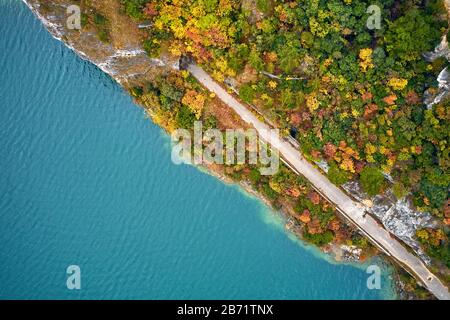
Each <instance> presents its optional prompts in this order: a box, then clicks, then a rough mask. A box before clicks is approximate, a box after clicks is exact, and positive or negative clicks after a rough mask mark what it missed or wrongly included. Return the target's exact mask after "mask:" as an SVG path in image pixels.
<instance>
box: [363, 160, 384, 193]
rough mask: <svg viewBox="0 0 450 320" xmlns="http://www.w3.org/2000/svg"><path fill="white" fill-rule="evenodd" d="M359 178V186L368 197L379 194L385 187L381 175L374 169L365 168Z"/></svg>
mask: <svg viewBox="0 0 450 320" xmlns="http://www.w3.org/2000/svg"><path fill="white" fill-rule="evenodd" d="M360 177H361V185H362V187H363V189H364V191H365V192H367V194H368V195H369V196H374V195H377V194H379V193H380V192H381V191H382V190H383V188H384V187H385V185H386V181H385V180H384V176H383V174H382V173H381V172H380V170H378V169H377V168H375V167H365V168H364V169H363V170H362V171H361V175H360Z"/></svg>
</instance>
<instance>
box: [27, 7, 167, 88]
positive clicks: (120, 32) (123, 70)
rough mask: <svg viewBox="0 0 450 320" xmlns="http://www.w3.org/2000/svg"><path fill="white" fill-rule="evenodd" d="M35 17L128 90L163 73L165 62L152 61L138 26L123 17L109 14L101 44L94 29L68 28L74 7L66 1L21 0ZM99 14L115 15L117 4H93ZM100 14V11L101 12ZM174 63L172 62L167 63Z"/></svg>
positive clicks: (55, 35)
mask: <svg viewBox="0 0 450 320" xmlns="http://www.w3.org/2000/svg"><path fill="white" fill-rule="evenodd" d="M23 1H24V2H25V3H26V4H27V5H28V7H29V8H30V9H31V10H32V11H33V12H34V13H35V14H36V15H37V16H38V18H39V19H40V20H41V21H42V23H43V24H44V25H45V27H46V28H47V29H48V30H49V31H50V33H51V34H52V35H53V36H54V37H55V38H56V39H58V40H61V41H63V42H64V43H65V44H66V45H67V46H68V47H69V48H71V49H72V50H74V51H75V52H76V53H77V54H78V55H79V56H80V57H81V58H83V59H86V60H89V61H91V62H92V63H94V64H95V65H97V66H98V67H99V68H100V69H101V70H103V71H104V72H106V73H108V74H109V75H110V76H111V77H113V78H114V79H115V80H116V81H117V82H118V83H120V84H122V85H123V86H125V87H129V86H131V85H133V84H135V83H142V82H143V81H144V80H145V79H147V78H148V77H152V76H153V75H154V74H156V73H159V72H163V71H164V70H163V69H161V67H164V66H165V64H166V62H163V61H161V60H157V59H151V58H150V57H148V55H147V54H146V52H145V51H144V50H143V48H142V38H143V37H144V32H143V31H142V30H140V29H139V27H138V25H137V24H135V23H133V22H132V21H130V20H129V19H126V18H125V17H124V16H122V15H117V14H109V15H108V17H109V19H110V20H109V21H108V24H109V26H108V29H109V32H110V34H109V38H110V39H109V41H108V42H104V41H101V40H100V39H99V37H98V33H97V30H96V29H95V28H94V27H93V26H89V25H88V26H83V31H82V32H81V31H80V30H71V29H69V28H68V27H67V19H68V17H69V16H70V12H69V13H68V12H67V9H68V7H69V6H71V5H72V4H73V3H72V2H70V1H67V0H54V1H39V0H23ZM93 6H94V7H97V8H98V9H99V12H105V11H110V12H111V13H112V12H117V11H118V8H117V6H119V3H118V2H117V1H110V3H109V4H108V6H104V5H102V4H101V3H94V4H93ZM100 10H101V11H100ZM168 63H169V64H170V63H173V62H168Z"/></svg>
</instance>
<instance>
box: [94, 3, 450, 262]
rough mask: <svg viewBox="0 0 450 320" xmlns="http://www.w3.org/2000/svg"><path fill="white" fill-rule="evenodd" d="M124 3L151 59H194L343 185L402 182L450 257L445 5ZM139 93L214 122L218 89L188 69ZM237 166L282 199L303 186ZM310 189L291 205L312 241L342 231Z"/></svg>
mask: <svg viewBox="0 0 450 320" xmlns="http://www.w3.org/2000/svg"><path fill="white" fill-rule="evenodd" d="M119 1H120V2H121V4H122V10H123V12H124V14H127V15H128V16H130V18H131V19H133V20H135V21H136V22H142V21H147V22H150V23H151V25H152V27H151V28H149V29H148V37H147V38H146V39H145V40H144V42H143V45H144V48H145V50H146V51H147V53H148V54H149V55H150V56H152V57H160V56H161V55H165V54H169V55H171V56H175V57H179V56H182V55H187V56H191V57H192V58H193V59H195V60H196V62H197V63H199V64H201V65H202V66H203V67H204V68H205V69H206V70H208V72H209V73H210V74H211V75H212V76H213V77H214V78H215V79H216V80H217V81H218V82H220V83H222V84H223V85H224V86H230V87H231V88H233V89H235V90H236V91H237V92H238V93H239V97H240V99H241V100H242V101H243V102H246V103H248V104H250V105H252V106H253V107H255V108H256V109H257V110H258V111H259V112H260V113H261V114H262V115H263V116H264V117H265V118H266V119H268V120H269V121H270V122H272V123H273V124H275V125H276V126H277V127H279V128H280V129H281V131H282V132H283V134H284V135H291V136H292V137H294V138H295V139H297V141H298V142H299V144H300V146H301V151H302V152H303V153H304V154H305V155H306V156H307V157H308V158H309V159H310V160H312V161H318V160H325V161H326V163H327V165H328V167H329V170H328V177H329V179H330V180H331V181H332V182H333V183H335V184H336V185H342V184H344V183H345V182H347V181H349V180H351V179H358V180H359V181H360V183H361V185H362V187H363V188H364V191H365V192H366V193H367V194H368V195H369V196H373V195H376V194H380V193H383V192H385V191H387V190H392V192H393V194H394V195H395V196H396V197H397V198H398V199H401V198H403V197H410V198H411V199H412V201H413V203H414V205H415V206H416V208H417V209H419V210H422V211H427V212H430V213H432V214H433V215H434V216H435V217H436V218H437V219H438V220H439V221H441V222H442V227H441V228H439V229H423V230H419V231H418V232H417V238H418V239H419V240H420V242H421V243H422V244H423V245H424V247H425V248H426V250H427V252H428V253H429V254H430V255H431V256H433V257H436V258H438V259H439V260H441V261H443V262H444V264H446V265H447V266H450V248H449V245H448V225H449V224H450V201H449V185H450V173H449V166H450V158H449V150H450V149H449V144H448V137H449V136H450V135H449V133H450V123H449V121H450V108H449V106H450V100H449V99H447V100H444V101H442V102H441V103H439V104H434V105H432V106H428V107H427V106H426V105H425V104H424V102H423V100H424V92H425V91H426V90H429V91H431V92H433V90H434V91H436V90H437V89H436V88H437V81H436V78H437V76H438V74H439V73H440V72H441V70H442V69H443V68H444V67H446V66H447V65H448V62H447V60H445V59H444V58H439V59H436V60H435V61H433V62H429V61H427V60H426V59H424V56H423V55H424V53H426V52H429V51H433V50H434V48H435V46H436V45H437V44H439V42H440V41H441V37H442V35H443V34H445V33H446V32H448V24H447V15H446V11H445V8H444V6H443V1H441V0H428V1H426V0H425V1H422V0H421V1H419V0H403V1H394V0H383V1H373V0H371V1H364V0H298V1H277V0H242V1H239V0H157V1H148V0H119ZM100 22H101V21H100ZM370 22H372V23H370ZM133 90H134V91H133V93H134V95H135V96H136V97H140V99H142V100H143V101H144V103H145V104H148V105H152V106H155V105H156V106H157V108H156V110H157V111H156V113H157V115H156V118H157V119H159V121H160V123H162V125H163V126H165V127H166V128H172V129H173V128H175V127H183V128H189V127H190V126H192V123H193V121H195V119H203V120H204V121H205V122H207V123H208V124H209V125H211V126H214V125H215V124H216V123H217V119H215V118H214V116H212V115H211V114H206V113H205V112H204V108H205V105H206V104H207V103H208V101H209V100H211V97H209V96H208V94H207V93H206V92H204V90H203V89H202V88H201V87H200V86H198V84H196V83H195V81H193V80H192V79H191V78H190V77H189V75H188V74H183V76H182V77H178V78H177V77H173V78H171V79H168V80H161V79H160V80H158V81H157V83H153V84H149V86H148V87H146V88H141V87H139V88H135V89H133ZM158 110H159V111H158ZM153 112H155V111H153ZM158 112H160V114H159V116H158ZM230 172H232V174H233V175H235V176H236V177H235V178H236V179H240V178H242V174H245V177H247V178H248V179H249V180H250V181H251V183H252V184H253V185H255V186H256V188H257V189H259V190H260V191H261V192H262V193H263V194H264V195H266V196H267V197H268V198H271V199H274V200H275V199H277V197H279V195H280V194H282V193H285V194H286V193H287V194H291V195H292V193H294V194H298V193H299V192H300V191H299V190H301V187H296V183H298V181H297V182H295V181H294V180H298V179H300V178H298V177H293V176H292V175H291V174H289V173H288V170H281V172H280V173H279V174H277V175H275V176H274V177H271V178H267V177H261V176H259V175H258V173H257V170H255V169H251V168H250V169H246V170H240V169H236V168H235V170H231V171H230ZM303 191H304V190H303ZM304 192H305V193H306V194H307V195H308V197H304V198H301V199H302V200H298V201H297V200H296V204H295V208H294V210H295V211H296V212H297V214H298V219H299V220H300V221H302V222H305V223H307V226H308V228H307V229H306V232H305V238H306V239H308V240H310V241H312V242H314V243H316V244H318V245H322V244H325V243H328V242H330V241H331V240H332V238H333V237H336V234H338V232H336V230H338V229H339V228H338V226H336V225H335V226H334V227H335V229H336V230H333V223H334V222H333V221H334V218H333V214H332V211H333V210H332V209H331V208H327V206H326V205H324V204H323V203H322V202H321V201H320V200H318V198H317V197H316V195H315V194H314V193H313V192H311V191H304ZM311 221H314V223H311ZM308 230H309V231H308ZM358 241H359V240H358Z"/></svg>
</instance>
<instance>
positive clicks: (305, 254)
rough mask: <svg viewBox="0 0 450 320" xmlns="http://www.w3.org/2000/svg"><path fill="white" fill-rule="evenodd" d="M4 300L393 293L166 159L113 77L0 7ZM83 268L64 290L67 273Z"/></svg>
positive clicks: (15, 4) (0, 268)
mask: <svg viewBox="0 0 450 320" xmlns="http://www.w3.org/2000/svg"><path fill="white" fill-rule="evenodd" d="M0 17H1V20H0V34H1V36H0V52H1V53H0V107H1V117H0V147H1V152H0V168H1V171H0V298H2V299H10V298H18V299H30V298H42V299H49V298H60V299H110V298H117V299H133V298H144V299H145V298H147V299H386V298H391V297H392V294H391V291H390V286H391V284H390V280H389V279H388V276H387V275H386V274H387V273H386V272H385V273H384V274H383V279H382V290H369V289H367V287H366V280H367V276H368V275H367V274H366V272H365V268H364V267H362V266H360V267H355V266H352V265H342V264H333V263H330V262H329V261H327V260H326V259H325V258H324V257H323V256H322V255H321V254H320V253H318V252H317V250H315V249H312V248H310V247H306V246H304V245H302V244H301V243H299V242H298V241H295V240H293V239H292V237H291V236H289V235H288V234H287V233H286V232H285V231H284V230H283V223H282V222H281V221H280V219H277V218H276V217H277V216H274V215H273V214H272V213H271V212H270V211H269V210H268V209H267V208H266V207H265V206H264V205H263V204H262V203H261V202H260V201H258V200H257V199H254V198H252V197H249V196H247V195H245V193H243V192H242V191H240V189H239V188H237V187H235V186H227V185H225V184H223V183H221V182H219V181H218V180H217V179H215V178H213V177H211V176H209V175H207V174H205V173H202V172H200V171H199V170H197V169H196V168H194V167H189V166H177V165H174V164H173V163H172V162H171V160H170V145H169V143H170V141H169V138H168V137H167V136H166V135H165V134H164V132H163V131H162V130H160V129H159V128H158V127H157V126H156V125H154V124H153V123H152V122H151V121H149V120H148V119H146V118H145V116H144V112H143V111H142V110H141V109H140V108H138V107H136V106H135V105H134V104H133V102H132V100H131V99H130V97H129V96H128V95H127V94H126V93H125V92H124V91H123V90H122V89H121V88H120V87H119V86H118V85H117V84H116V83H115V82H113V81H112V80H111V79H110V78H109V77H108V76H107V75H105V74H103V73H102V72H101V71H100V70H99V69H98V68H96V67H95V66H93V65H92V64H90V63H88V62H86V61H83V60H81V59H80V58H79V57H77V56H76V55H75V54H74V53H73V52H72V51H70V50H69V49H67V48H66V47H65V46H64V45H63V44H61V43H60V42H58V41H57V40H54V39H53V38H52V37H51V36H50V34H49V33H48V32H47V31H46V30H45V29H44V28H43V26H42V25H41V24H40V22H39V21H38V20H37V19H36V18H35V17H34V16H33V14H32V13H31V12H30V11H29V10H28V8H27V7H26V6H25V5H24V4H23V3H22V2H20V1H18V0H16V1H11V0H0ZM69 265H78V266H80V269H81V290H68V289H67V287H66V279H67V274H66V268H67V267H68V266H69Z"/></svg>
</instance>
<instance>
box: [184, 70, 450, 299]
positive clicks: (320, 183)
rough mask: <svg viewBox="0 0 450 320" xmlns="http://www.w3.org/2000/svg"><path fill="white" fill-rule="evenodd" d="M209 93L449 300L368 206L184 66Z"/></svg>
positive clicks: (374, 239)
mask: <svg viewBox="0 0 450 320" xmlns="http://www.w3.org/2000/svg"><path fill="white" fill-rule="evenodd" d="M185 69H186V70H188V71H189V72H190V73H191V74H192V76H193V77H195V78H196V79H197V80H198V81H199V82H200V83H201V84H202V85H203V86H204V87H206V88H207V89H208V90H209V91H211V92H213V93H215V94H216V95H217V97H218V98H219V99H220V100H222V101H223V102H224V103H225V104H227V105H228V106H229V107H231V108H232V109H233V110H234V111H235V112H236V113H237V114H238V115H239V116H240V117H241V118H242V119H243V120H244V121H245V122H247V123H249V124H251V125H252V126H253V127H254V128H255V129H256V130H257V131H258V134H259V136H260V138H261V139H263V140H264V141H266V142H268V143H270V144H271V146H272V148H275V149H277V150H278V151H279V153H280V156H281V157H282V159H283V161H284V162H285V163H286V164H287V165H288V166H289V167H290V168H291V169H292V170H294V171H295V172H296V173H297V174H300V175H302V176H304V177H305V178H307V179H308V180H309V182H310V183H311V184H312V185H313V186H314V188H315V189H316V190H317V191H318V192H319V193H321V194H322V196H324V197H325V198H326V199H328V200H329V201H330V202H331V203H333V204H334V205H335V207H336V208H337V210H339V211H340V212H341V214H343V215H344V216H345V217H346V218H347V219H348V220H349V221H350V222H351V223H353V224H354V225H355V226H356V227H358V228H359V229H360V230H361V231H362V232H363V233H364V234H365V235H366V236H367V237H368V238H369V239H370V240H371V241H372V242H373V243H374V244H375V245H376V246H377V247H378V248H379V249H381V250H382V251H383V252H384V253H386V254H387V255H388V256H391V257H392V258H393V259H395V260H396V261H397V262H398V263H399V264H400V265H401V266H402V267H403V268H404V269H405V270H407V271H408V272H410V273H412V274H413V275H415V276H416V278H418V279H420V281H421V282H422V283H423V285H424V286H425V287H426V288H427V289H428V290H429V291H430V292H431V293H432V294H434V295H435V296H436V297H437V298H438V299H442V300H450V294H449V291H448V288H447V287H446V286H444V285H443V284H442V282H441V281H440V280H439V279H438V278H437V277H436V276H435V275H434V274H432V273H431V272H430V271H429V270H428V269H427V267H426V266H425V264H424V263H423V262H422V261H421V260H420V259H419V258H418V257H417V256H415V255H414V254H412V253H410V252H409V251H408V250H407V249H406V248H405V247H404V246H403V245H402V244H401V243H400V242H399V241H398V240H397V239H395V238H393V237H392V236H391V234H390V233H389V232H388V231H386V229H384V227H383V226H381V225H380V224H378V222H377V221H376V220H375V219H374V218H373V217H372V216H370V215H369V214H366V210H365V206H364V205H363V204H361V203H359V202H356V201H354V200H353V199H351V198H350V197H349V196H348V195H347V194H345V193H344V192H343V191H342V190H341V189H339V188H338V187H336V186H335V185H334V184H332V183H331V182H330V181H329V180H328V179H327V178H326V177H325V176H324V175H323V174H322V173H321V172H320V171H319V170H318V169H317V168H315V167H314V166H313V165H312V164H310V163H309V162H308V161H307V160H306V159H305V158H304V157H303V156H302V154H301V153H300V152H299V151H298V150H297V149H296V148H294V147H293V146H292V145H291V144H290V143H289V142H287V141H285V140H284V139H283V138H281V137H279V136H276V137H274V136H273V135H271V131H270V129H271V128H270V127H269V126H268V125H267V124H265V123H264V122H262V121H260V120H259V119H258V118H257V117H256V116H255V115H254V114H253V113H252V112H251V111H250V110H249V109H248V108H247V107H245V106H244V105H243V104H242V103H240V102H239V101H238V100H236V99H235V98H234V97H233V96H232V95H231V94H229V93H228V92H227V91H226V90H224V89H223V88H222V87H221V86H220V85H219V84H217V83H216V82H215V81H214V80H213V79H212V78H211V77H210V76H209V75H208V74H207V73H206V72H205V71H204V70H203V69H202V68H201V67H199V66H197V65H196V64H194V63H190V64H188V65H187V66H185Z"/></svg>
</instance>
